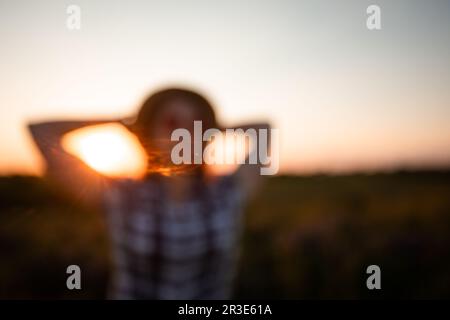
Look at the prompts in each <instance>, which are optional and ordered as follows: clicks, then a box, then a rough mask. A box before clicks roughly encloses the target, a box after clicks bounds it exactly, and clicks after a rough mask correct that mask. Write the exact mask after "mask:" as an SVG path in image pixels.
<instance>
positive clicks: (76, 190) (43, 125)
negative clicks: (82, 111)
mask: <svg viewBox="0 0 450 320" xmlns="http://www.w3.org/2000/svg"><path fill="white" fill-rule="evenodd" d="M109 122H116V121H115V120H93V121H50V122H37V123H30V124H29V125H28V128H29V130H30V132H31V135H32V137H33V139H34V141H35V143H36V145H37V146H38V148H39V150H40V152H41V153H42V155H43V157H44V159H45V162H46V175H47V176H48V177H49V178H51V179H52V180H53V181H55V182H56V183H57V184H58V185H59V186H61V188H63V189H64V190H66V191H67V192H68V193H70V194H71V195H72V196H74V197H75V198H76V199H77V200H79V201H80V202H81V203H82V204H84V205H87V206H90V207H99V206H100V205H101V194H102V192H103V190H104V188H105V186H106V184H107V179H106V178H105V177H104V176H102V175H100V174H99V173H97V172H96V171H94V170H92V169H91V168H89V167H88V166H87V165H86V164H85V163H84V162H83V161H81V160H80V159H78V158H77V157H75V156H73V155H71V154H69V153H68V152H66V151H65V150H64V148H63V146H62V145H61V139H62V137H63V136H64V135H65V134H66V133H68V132H70V131H72V130H76V129H79V128H82V127H86V126H91V125H97V124H104V123H109Z"/></svg>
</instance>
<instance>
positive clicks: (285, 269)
mask: <svg viewBox="0 0 450 320" xmlns="http://www.w3.org/2000/svg"><path fill="white" fill-rule="evenodd" d="M245 222H246V228H245V232H244V236H243V243H242V244H243V246H242V253H241V263H240V268H239V275H238V278H237V281H236V292H235V296H236V297H237V298H290V299H302V298H388V297H389V298H395V297H398V298H442V297H446V298H450V254H449V249H450V232H449V231H450V172H448V171H440V172H397V173H390V174H373V175H364V174H355V175H345V176H326V175H323V176H322V175H320V176H319V175H317V176H308V177H293V176H280V177H274V178H270V179H269V181H268V183H267V185H266V186H265V187H264V189H263V190H262V192H261V193H260V194H259V196H258V197H257V198H256V199H254V200H253V201H252V202H251V203H249V205H248V207H247V214H246V219H245ZM105 231H106V228H105V224H104V221H103V218H102V215H101V214H98V213H95V212H88V211H85V210H82V209H81V208H79V207H78V206H77V205H76V203H74V202H73V201H72V200H70V199H67V198H65V197H64V196H63V195H61V194H60V193H58V192H57V191H56V190H55V189H54V188H51V186H50V185H49V184H48V183H47V182H46V181H44V180H42V179H40V178H36V177H2V178H0V261H1V263H0V298H2V299H5V298H68V299H78V298H98V299H102V298H104V297H105V290H106V285H107V278H108V270H109V257H108V242H107V238H106V232H105ZM70 264H78V265H80V266H81V268H82V270H83V274H82V290H81V291H69V290H67V289H66V287H65V283H66V276H67V275H66V274H65V270H66V267H67V266H68V265H70ZM371 264H377V265H379V266H380V267H381V272H382V277H381V279H382V280H381V283H382V290H380V291H369V290H368V289H367V288H366V285H365V283H366V278H367V274H366V273H365V272H366V268H367V266H368V265H371Z"/></svg>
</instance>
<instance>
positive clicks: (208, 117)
mask: <svg viewBox="0 0 450 320" xmlns="http://www.w3.org/2000/svg"><path fill="white" fill-rule="evenodd" d="M176 100H181V101H183V102H186V103H187V104H188V105H189V106H191V107H192V108H194V109H195V110H194V112H195V114H196V115H198V117H199V119H196V120H201V121H202V127H203V130H207V129H209V128H217V127H218V125H217V121H216V115H215V113H214V109H213V107H212V106H211V104H210V103H209V101H208V100H207V99H206V98H205V97H203V96H202V95H200V94H199V93H196V92H194V91H191V90H187V89H181V88H168V89H164V90H160V91H157V92H155V93H153V94H152V95H151V96H150V97H148V98H147V99H146V100H145V101H144V103H143V104H142V106H141V108H140V110H139V112H138V115H137V118H136V121H135V123H134V125H133V127H134V131H135V133H136V134H137V135H138V138H139V139H140V140H141V141H142V142H145V144H151V140H152V138H153V137H152V136H151V132H152V130H151V129H152V128H154V127H155V125H156V121H158V115H159V114H160V113H161V111H162V110H163V109H164V108H165V107H166V106H167V105H168V103H170V102H172V101H176ZM144 132H145V134H143V133H144ZM148 140H150V141H148Z"/></svg>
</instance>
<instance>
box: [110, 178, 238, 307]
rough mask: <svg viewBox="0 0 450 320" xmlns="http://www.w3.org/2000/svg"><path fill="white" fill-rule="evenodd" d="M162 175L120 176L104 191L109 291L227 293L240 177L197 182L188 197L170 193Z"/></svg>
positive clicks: (162, 295) (122, 294)
mask: <svg viewBox="0 0 450 320" xmlns="http://www.w3.org/2000/svg"><path fill="white" fill-rule="evenodd" d="M164 179H169V178H165V177H162V176H155V177H153V178H149V179H147V180H145V181H131V180H122V181H118V182H115V184H114V185H113V186H112V187H111V188H110V190H109V191H108V192H107V194H106V197H105V205H106V209H107V210H106V212H107V220H108V225H109V228H110V235H111V240H112V247H113V260H114V261H113V262H114V273H113V286H112V288H111V289H112V292H111V298H114V299H226V298H229V297H230V294H231V288H232V280H233V276H234V273H235V265H236V258H237V254H238V252H237V251H238V250H237V241H238V238H239V233H240V229H241V211H242V210H241V207H242V200H243V193H242V191H241V190H240V189H239V187H238V184H237V183H236V179H235V177H234V176H225V177H221V178H219V179H218V180H217V181H216V182H214V183H210V184H208V185H206V184H203V183H200V182H198V185H197V187H195V188H193V189H192V190H191V191H192V192H191V196H190V197H188V198H187V199H186V200H184V201H183V202H173V201H170V200H168V197H167V192H166V190H165V189H164V186H165V185H166V184H165V183H164Z"/></svg>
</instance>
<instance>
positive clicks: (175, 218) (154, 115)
mask: <svg viewBox="0 0 450 320" xmlns="http://www.w3.org/2000/svg"><path fill="white" fill-rule="evenodd" d="M197 120H200V121H202V125H203V130H206V129H209V128H219V124H218V123H217V121H216V116H215V113H214V110H213V108H212V107H211V105H210V103H209V102H208V101H207V100H206V99H205V98H204V97H203V96H201V95H199V94H198V93H195V92H192V91H189V90H184V89H177V88H173V89H167V90H162V91H159V92H157V93H155V94H153V95H151V96H150V97H149V98H148V99H147V100H146V101H145V102H144V104H143V105H142V107H141V109H140V111H139V112H138V115H137V117H136V120H135V122H134V123H133V124H132V125H130V126H128V128H129V129H130V131H131V132H133V133H134V134H135V135H136V136H137V137H138V139H139V141H140V142H141V144H142V146H143V147H144V149H145V150H146V153H147V155H148V170H147V171H148V173H147V174H146V176H145V178H143V179H140V180H131V179H117V178H116V179H113V178H108V177H105V176H102V175H101V174H100V173H98V172H96V171H94V170H92V169H90V168H89V167H88V166H87V165H86V164H84V163H83V162H82V161H80V159H78V158H77V157H75V156H73V155H71V154H69V153H67V152H66V151H65V150H64V149H63V147H62V145H61V138H62V137H63V136H64V135H65V134H66V133H68V132H69V131H72V130H74V129H78V128H81V127H84V126H90V125H96V124H102V123H106V122H111V121H56V122H45V123H35V124H30V125H29V128H30V130H31V133H32V135H33V138H34V140H35V142H36V144H37V145H38V147H39V149H40V151H41V152H42V154H43V156H44V158H45V160H46V163H47V173H48V175H49V176H50V177H52V178H53V179H55V180H56V181H57V182H58V183H59V184H60V186H61V187H62V188H64V189H66V190H68V191H69V192H71V193H72V194H73V196H75V197H77V199H79V200H80V201H82V202H83V203H84V204H86V205H88V206H91V207H94V208H98V209H100V210H103V211H104V212H105V213H106V217H107V221H108V226H109V231H110V238H111V243H112V246H111V247H112V249H113V267H114V268H113V278H112V282H111V286H110V297H111V298H114V299H226V298H229V297H230V294H231V289H232V280H233V277H234V274H235V268H236V259H237V253H238V246H237V244H238V239H239V232H240V229H241V221H242V216H241V211H242V206H243V203H244V200H245V199H246V198H248V196H249V195H251V194H252V193H254V191H255V190H256V188H257V186H258V185H260V183H261V176H260V174H259V169H260V168H259V166H258V165H246V164H244V165H241V166H240V167H239V168H238V169H237V170H235V171H234V172H232V173H231V174H227V175H224V176H217V175H214V174H212V173H211V172H210V170H207V166H206V165H204V164H188V165H181V166H175V165H174V164H173V163H172V161H171V159H170V155H171V150H172V148H173V146H174V145H175V142H173V141H171V134H172V132H173V131H174V130H175V129H178V128H184V129H187V130H189V132H191V134H193V128H194V121H197ZM237 128H242V129H244V130H246V129H248V128H255V129H268V125H267V124H259V125H247V126H239V127H237ZM268 131H270V130H268Z"/></svg>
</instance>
